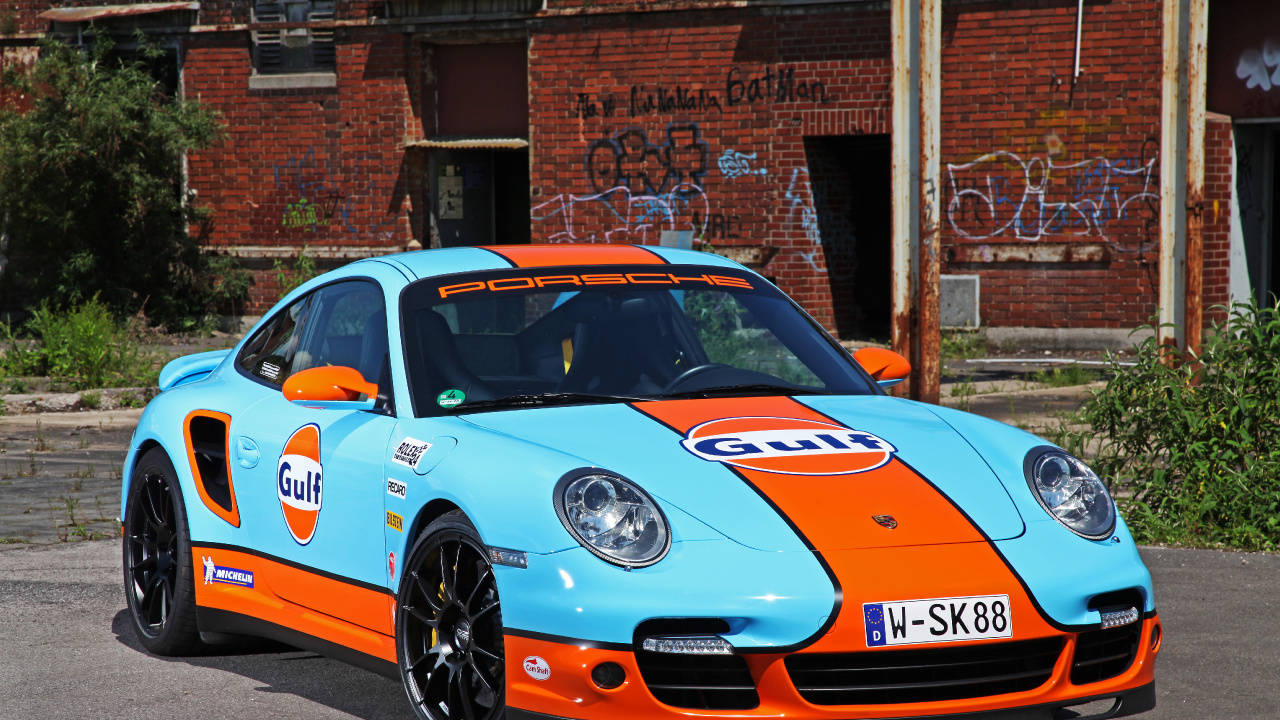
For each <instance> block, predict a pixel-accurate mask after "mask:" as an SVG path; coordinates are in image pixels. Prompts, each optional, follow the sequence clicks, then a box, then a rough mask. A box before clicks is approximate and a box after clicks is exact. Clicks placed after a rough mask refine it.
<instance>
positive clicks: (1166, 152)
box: [1156, 0, 1183, 345]
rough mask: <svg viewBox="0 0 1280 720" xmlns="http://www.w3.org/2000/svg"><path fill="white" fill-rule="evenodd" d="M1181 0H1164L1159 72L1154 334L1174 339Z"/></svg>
mask: <svg viewBox="0 0 1280 720" xmlns="http://www.w3.org/2000/svg"><path fill="white" fill-rule="evenodd" d="M1181 10H1182V0H1164V9H1163V13H1162V15H1161V19H1162V21H1163V33H1164V50H1163V60H1162V63H1161V76H1160V290H1159V323H1160V328H1159V329H1158V331H1157V334H1156V337H1157V339H1158V341H1159V342H1160V343H1162V344H1168V345H1174V344H1176V343H1177V330H1176V328H1175V327H1174V323H1175V322H1176V321H1177V305H1178V303H1177V277H1178V270H1179V268H1178V256H1177V250H1178V213H1179V212H1180V209H1179V208H1178V180H1179V175H1180V173H1179V167H1178V160H1179V158H1180V157H1181V153H1180V152H1179V149H1180V147H1179V142H1178V140H1179V132H1178V131H1179V120H1180V119H1181V117H1183V113H1182V112H1181V110H1182V100H1183V96H1182V93H1181V87H1180V83H1179V74H1180V73H1179V67H1180V65H1181V63H1180V62H1179V61H1180V59H1181V54H1182V48H1181V40H1182V22H1181V20H1182V18H1181Z"/></svg>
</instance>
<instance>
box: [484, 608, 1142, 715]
mask: <svg viewBox="0 0 1280 720" xmlns="http://www.w3.org/2000/svg"><path fill="white" fill-rule="evenodd" d="M1159 628H1160V620H1159V618H1158V617H1154V616H1152V617H1149V618H1147V619H1146V620H1144V621H1143V627H1142V635H1141V638H1140V639H1139V643H1138V651H1137V653H1136V655H1135V657H1134V660H1133V662H1132V664H1131V665H1130V666H1129V668H1128V669H1127V670H1125V671H1124V672H1123V673H1121V674H1120V675H1118V676H1116V677H1113V678H1109V679H1107V680H1103V681H1100V682H1096V683H1089V684H1087V685H1073V684H1072V683H1071V681H1070V674H1071V660H1072V657H1073V656H1074V652H1075V643H1076V637H1077V636H1076V635H1075V634H1074V633H1064V634H1063V635H1062V637H1063V638H1064V639H1065V642H1064V645H1063V650H1062V653H1061V654H1060V655H1059V657H1058V661H1057V663H1056V664H1055V666H1054V668H1053V673H1052V676H1051V677H1050V679H1049V680H1048V681H1047V682H1045V683H1044V684H1043V685H1041V686H1040V687H1038V688H1035V689H1033V690H1028V691H1025V692H1017V693H1008V694H1004V695H995V696H990V697H981V698H970V699H965V700H951V701H940V702H921V703H899V704H893V705H813V704H810V703H808V702H805V700H804V699H803V698H801V697H800V693H799V692H798V691H797V690H796V689H795V686H794V685H793V684H792V682H791V677H790V675H789V674H788V672H787V668H786V666H785V665H784V663H783V660H784V659H785V658H786V657H787V656H786V655H776V654H749V655H745V656H744V657H745V658H746V661H747V666H748V667H749V668H750V670H751V675H752V677H753V679H754V680H755V684H756V689H757V691H758V692H759V694H760V705H759V706H758V707H756V708H753V709H750V710H701V709H688V708H677V707H672V706H669V705H664V704H662V703H660V702H658V700H657V699H656V698H654V696H653V695H652V694H651V693H650V692H649V690H648V688H647V687H646V686H645V683H644V680H643V679H642V678H641V675H640V667H639V665H638V664H637V663H636V658H635V654H634V653H632V652H630V651H624V650H615V649H603V648H596V647H587V646H585V645H583V646H578V645H572V644H564V643H557V642H550V641H547V640H542V639H533V638H527V637H521V636H516V635H507V636H505V641H506V657H507V669H506V672H507V706H508V717H509V718H512V720H517V719H520V720H532V718H533V717H534V715H535V714H536V715H549V716H553V717H556V718H574V720H642V719H643V720H660V719H661V718H670V719H672V720H674V719H675V718H694V717H697V718H702V717H725V718H728V717H734V718H788V719H793V718H794V719H801V720H807V719H813V720H861V719H862V718H908V717H921V716H946V715H953V714H964V713H988V712H999V711H1001V710H1009V709H1013V708H1027V707H1036V706H1049V707H1061V706H1066V705H1071V704H1073V703H1078V702H1080V701H1087V700H1090V699H1093V698H1099V697H1114V696H1119V695H1120V694H1121V693H1124V692H1126V691H1133V690H1140V689H1143V688H1145V686H1148V685H1152V684H1153V683H1154V682H1155V657H1156V654H1157V653H1158V652H1159V650H1160V631H1159ZM851 650H852V651H858V650H863V648H861V647H858V648H851ZM534 656H536V657H540V658H542V659H543V660H545V661H546V664H547V666H549V667H550V668H551V672H550V674H549V675H548V676H547V677H546V679H543V680H538V679H535V678H533V677H532V676H530V675H529V674H527V673H525V671H524V667H523V663H524V660H525V658H528V657H534ZM602 662H615V663H617V664H619V665H621V666H622V668H623V669H624V671H625V672H626V681H625V682H624V683H623V684H622V685H621V686H620V687H617V688H614V689H612V690H603V689H600V688H598V687H596V685H595V684H594V683H593V682H592V680H591V670H592V669H593V668H594V667H595V666H596V665H598V664H600V663H602ZM1137 709H1139V710H1140V709H1141V708H1137ZM521 711H524V712H521ZM1122 714H1127V713H1122ZM1046 716H1047V713H1046Z"/></svg>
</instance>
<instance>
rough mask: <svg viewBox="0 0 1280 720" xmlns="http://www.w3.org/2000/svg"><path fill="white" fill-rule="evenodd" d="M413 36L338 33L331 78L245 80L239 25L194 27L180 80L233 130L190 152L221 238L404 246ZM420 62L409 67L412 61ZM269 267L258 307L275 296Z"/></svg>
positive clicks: (413, 169) (410, 185)
mask: <svg viewBox="0 0 1280 720" xmlns="http://www.w3.org/2000/svg"><path fill="white" fill-rule="evenodd" d="M417 66H418V59H417V55H416V52H415V51H414V47H413V45H412V43H411V42H410V41H409V40H407V39H405V38H404V36H402V35H399V34H388V33H385V32H382V31H379V30H372V29H370V30H365V29H361V30H352V31H345V32H340V33H339V38H338V60H337V82H338V86H337V87H336V88H312V89H299V90H250V89H249V76H250V74H251V71H252V68H251V62H250V47H249V41H248V38H247V37H246V36H245V35H244V34H243V33H218V34H209V35H202V36H195V37H192V38H191V41H190V44H189V45H188V50H187V56H186V63H185V91H186V96H187V97H188V98H190V99H196V100H199V101H200V102H202V103H203V104H205V105H206V106H207V107H210V108H212V109H214V110H217V111H218V112H220V113H221V114H222V117H223V120H224V121H225V122H226V124H227V133H226V137H225V138H224V139H223V141H222V142H221V143H220V144H218V145H217V146H216V147H214V148H212V149H210V150H207V151H204V152H198V153H193V154H192V155H191V158H190V163H189V167H190V173H189V174H190V185H191V188H192V189H193V190H196V191H197V193H198V195H197V198H198V202H200V203H203V204H205V205H208V206H210V207H212V208H213V209H214V210H215V212H216V223H217V224H216V228H215V231H214V234H213V237H212V243H213V244H214V245H215V246H227V245H257V246H262V245H266V246H271V245H287V246H301V245H327V246H335V245H336V246H374V247H381V248H387V249H390V248H402V247H404V245H405V244H406V243H407V242H408V240H409V239H410V238H411V237H412V232H411V223H413V222H420V219H419V218H417V217H415V216H412V213H411V206H412V199H411V198H412V192H413V189H414V184H415V182H416V178H415V173H417V172H418V169H417V164H416V163H417V162H418V152H417V151H412V150H410V151H406V150H405V149H404V144H405V142H406V141H408V140H413V139H417V138H418V137H421V129H420V126H419V123H418V119H417V116H416V114H415V112H414V107H415V105H416V103H417V97H416V92H413V91H412V90H411V88H412V87H414V82H416V78H417V70H416V68H417ZM409 70H413V72H412V73H411V72H409ZM269 280H270V277H269V274H268V275H267V276H259V277H258V285H257V286H255V289H254V292H253V303H254V305H255V306H256V309H257V310H261V309H263V304H264V303H265V304H267V305H269V304H270V303H271V302H274V300H275V297H276V296H275V295H272V293H273V292H274V288H272V287H271V286H270V283H269V282H268V281H269Z"/></svg>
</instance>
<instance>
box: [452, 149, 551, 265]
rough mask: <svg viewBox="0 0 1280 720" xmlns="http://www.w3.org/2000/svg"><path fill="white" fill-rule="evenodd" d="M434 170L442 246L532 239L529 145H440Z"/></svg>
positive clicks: (497, 243)
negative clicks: (485, 147)
mask: <svg viewBox="0 0 1280 720" xmlns="http://www.w3.org/2000/svg"><path fill="white" fill-rule="evenodd" d="M430 172H431V178H432V183H431V185H430V190H431V210H432V216H433V217H434V218H435V223H436V228H435V229H436V232H437V233H438V235H439V238H440V246H441V247H461V246H470V245H514V244H519V243H528V242H529V238H530V229H529V151H528V150H527V149H520V150H452V149H436V150H433V151H432V153H431V168H430Z"/></svg>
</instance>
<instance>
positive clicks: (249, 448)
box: [236, 435, 262, 470]
mask: <svg viewBox="0 0 1280 720" xmlns="http://www.w3.org/2000/svg"><path fill="white" fill-rule="evenodd" d="M261 456H262V454H261V453H259V452H258V443H256V442H254V441H253V440H252V439H250V438H247V437H244V436H243V435H241V436H240V437H238V438H236V459H237V460H238V461H239V462H240V467H242V468H245V469H246V470H247V469H249V468H252V467H256V466H257V465H258V459H259V458H261Z"/></svg>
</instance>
